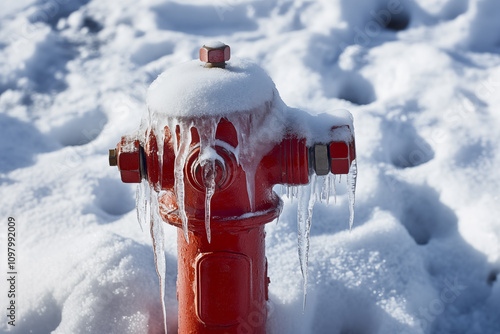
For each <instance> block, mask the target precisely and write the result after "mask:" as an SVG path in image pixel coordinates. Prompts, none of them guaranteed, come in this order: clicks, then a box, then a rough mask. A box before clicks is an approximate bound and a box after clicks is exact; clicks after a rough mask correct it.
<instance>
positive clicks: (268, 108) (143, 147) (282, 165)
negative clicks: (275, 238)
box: [110, 42, 356, 334]
mask: <svg viewBox="0 0 500 334" xmlns="http://www.w3.org/2000/svg"><path fill="white" fill-rule="evenodd" d="M229 52H230V49H229V47H228V46H227V45H225V44H223V43H220V42H213V43H209V44H206V45H205V46H203V47H202V48H201V49H200V60H201V61H198V60H195V61H191V62H187V63H184V64H181V65H179V66H176V67H173V68H171V69H169V70H167V71H165V72H164V73H163V74H161V75H160V76H159V77H158V78H157V79H156V80H155V81H154V82H153V83H152V84H151V87H150V88H149V90H148V96H147V104H148V114H147V117H146V118H145V119H144V120H143V124H142V125H141V127H140V129H139V130H138V132H137V133H136V134H135V135H133V136H124V137H123V138H122V141H121V142H120V143H119V144H118V146H117V149H115V150H110V164H111V165H117V166H118V169H119V170H120V173H121V176H122V180H123V182H141V180H143V179H144V180H147V182H145V181H143V182H141V184H140V187H139V190H138V192H137V194H138V200H137V203H138V207H137V209H138V217H139V220H140V221H142V224H145V223H147V222H148V220H149V224H150V231H151V234H152V239H153V245H154V247H153V249H154V251H155V262H156V268H157V272H158V275H159V276H160V283H161V284H160V286H161V291H162V294H163V293H164V287H165V285H164V284H165V280H164V273H165V261H164V248H163V222H166V223H168V224H171V225H173V226H176V227H178V228H179V229H178V238H177V244H178V256H179V261H178V279H177V292H178V300H179V321H178V331H179V333H180V334H182V333H221V334H222V333H234V334H236V333H241V332H252V333H255V334H264V333H265V331H266V318H267V307H266V305H267V304H266V302H267V300H268V285H269V282H270V280H269V278H268V277H267V260H266V258H265V232H264V225H265V224H267V223H269V222H271V221H272V220H274V219H275V218H277V217H278V216H279V214H280V212H281V208H282V205H283V204H282V201H281V198H280V197H279V196H278V195H277V194H276V193H275V192H274V191H273V186H275V185H278V184H280V185H283V186H286V188H287V191H286V193H287V195H288V196H290V195H291V196H292V197H297V198H298V202H299V203H298V212H297V221H298V229H299V233H298V244H299V259H300V264H301V269H302V273H303V275H304V293H305V291H306V290H305V287H306V285H307V261H308V248H309V246H308V244H309V228H310V223H311V218H312V210H311V209H312V204H314V202H315V201H317V200H319V201H326V202H328V199H329V197H330V194H332V196H333V195H334V194H335V174H347V186H348V194H349V202H350V204H349V209H350V211H351V213H352V211H353V206H354V188H355V181H356V164H355V157H356V153H355V147H354V131H353V125H352V116H351V115H350V113H349V112H347V111H339V112H336V113H335V114H334V115H332V114H328V115H327V114H321V115H317V116H311V115H309V114H308V113H307V112H304V111H301V110H299V109H292V108H289V107H287V106H286V105H285V104H284V103H283V101H281V99H280V97H279V94H278V92H277V90H276V87H275V85H274V83H273V81H272V80H271V78H270V77H269V76H268V75H267V74H266V73H265V71H264V70H263V69H261V68H260V67H259V66H257V65H255V64H252V63H251V62H247V61H231V62H230V63H228V64H226V61H228V60H229V58H230V54H229ZM301 185H303V187H298V186H301ZM290 186H292V187H294V190H290ZM148 207H149V209H148ZM147 213H149V214H147ZM350 225H352V214H351V218H350ZM304 300H305V295H304ZM162 306H163V307H164V304H162ZM163 311H164V314H165V309H164V308H163ZM250 324H251V326H250Z"/></svg>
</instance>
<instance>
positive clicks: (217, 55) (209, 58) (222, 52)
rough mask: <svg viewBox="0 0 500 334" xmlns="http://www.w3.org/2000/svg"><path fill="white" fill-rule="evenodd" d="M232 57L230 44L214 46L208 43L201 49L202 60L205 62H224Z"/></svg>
mask: <svg viewBox="0 0 500 334" xmlns="http://www.w3.org/2000/svg"><path fill="white" fill-rule="evenodd" d="M229 58H231V49H230V48H229V45H225V44H223V45H222V46H220V47H216V48H212V47H209V46H206V45H203V47H202V48H201V49H200V60H201V61H203V62H205V63H223V62H225V61H228V60H229Z"/></svg>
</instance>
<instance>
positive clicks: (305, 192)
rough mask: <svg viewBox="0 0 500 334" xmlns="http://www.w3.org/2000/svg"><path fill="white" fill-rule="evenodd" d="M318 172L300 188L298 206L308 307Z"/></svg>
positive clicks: (300, 252)
mask: <svg viewBox="0 0 500 334" xmlns="http://www.w3.org/2000/svg"><path fill="white" fill-rule="evenodd" d="M316 196H317V192H316V174H312V175H311V183H310V184H309V185H306V186H303V187H300V189H299V190H298V207H297V230H298V246H299V247H298V248H299V249H298V251H299V260H300V269H301V271H302V278H303V286H304V302H303V308H304V310H305V307H306V296H307V279H308V269H307V266H308V261H309V232H310V230H311V221H312V214H313V207H314V202H315V200H316Z"/></svg>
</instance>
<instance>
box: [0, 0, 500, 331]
mask: <svg viewBox="0 0 500 334" xmlns="http://www.w3.org/2000/svg"><path fill="white" fill-rule="evenodd" d="M499 15H500V3H499V2H498V1H497V0H469V1H467V0H419V1H412V0H372V1H362V0H318V1H305V0H304V1H301V0H294V1H293V0H270V1H267V0H266V1H264V0H261V1H257V0H256V1H250V0H216V1H208V0H189V1H182V2H181V1H175V2H174V1H161V0H150V1H132V0H125V1H118V0H109V1H97V0H93V1H87V0H40V1H33V0H17V1H3V2H2V4H1V13H0V18H1V19H0V185H1V186H0V203H1V205H0V213H1V214H0V219H2V223H1V230H0V242H1V243H0V245H1V246H0V270H1V274H0V275H1V278H0V282H1V283H0V295H1V298H0V309H1V310H3V311H2V312H1V314H0V319H1V320H0V332H2V333H4V332H9V333H22V334H24V333H36V334H46V333H57V334H67V333H94V334H101V333H102V334H107V333H120V334H123V333H157V332H158V331H161V328H162V321H163V320H162V311H161V305H160V298H159V288H158V277H157V275H156V272H155V267H154V262H153V252H152V249H151V241H150V237H149V234H148V232H147V231H141V229H140V227H139V225H138V224H137V218H136V213H135V200H134V198H135V185H126V184H123V183H121V181H120V179H119V174H118V172H117V170H116V168H111V167H109V166H108V162H107V150H108V149H109V148H113V147H115V145H116V143H117V142H118V141H119V139H120V137H121V136H122V135H123V134H126V133H128V132H130V131H133V130H134V129H135V128H137V126H138V125H139V123H140V120H141V117H142V114H143V113H144V112H145V110H146V105H145V99H146V90H147V87H148V86H149V84H150V83H151V82H152V81H153V80H154V79H155V78H156V77H157V76H158V75H159V74H160V73H161V72H163V71H164V70H166V69H168V68H171V67H172V66H175V65H177V64H179V63H182V62H185V61H188V60H191V59H194V58H197V54H198V49H199V47H200V46H201V45H203V44H204V43H205V42H206V41H210V40H213V39H218V40H221V41H223V42H225V43H227V44H229V45H230V46H231V49H232V57H233V58H238V57H245V58H249V59H250V60H252V61H254V62H256V63H257V64H259V65H260V66H262V67H263V68H264V69H265V70H266V71H267V72H268V73H269V74H270V76H271V77H272V78H273V80H274V82H275V83H276V86H277V88H278V90H279V92H280V94H281V97H282V98H283V100H284V101H285V102H286V103H287V104H288V105H289V106H293V107H299V108H302V109H307V110H308V111H310V112H311V113H312V114H315V113H322V112H329V111H331V110H334V109H339V108H345V109H348V110H350V111H351V113H352V114H353V116H354V125H355V128H356V148H357V157H358V159H357V160H358V171H359V174H358V187H357V193H356V213H355V220H354V228H353V230H352V232H349V229H348V220H349V209H348V199H347V197H348V196H347V194H346V190H345V187H342V186H339V187H337V190H338V196H337V203H336V205H334V204H332V203H330V205H328V206H326V205H322V204H317V205H316V206H315V208H314V217H313V225H312V229H311V250H310V258H309V287H308V297H307V306H306V309H305V312H304V313H303V312H302V293H303V290H302V276H301V272H300V265H299V258H298V255H297V215H296V210H297V203H296V201H291V200H290V199H287V198H286V197H283V200H284V203H285V206H284V210H283V213H282V215H281V218H280V220H279V223H278V224H276V223H275V222H274V223H271V224H269V225H268V226H267V228H266V231H267V238H266V242H267V249H266V251H267V257H268V260H269V275H270V278H271V285H270V299H271V301H270V315H269V320H268V328H269V332H270V333H278V334H292V333H339V334H340V333H342V334H347V333H356V334H373V333H379V334H386V333H405V334H420V333H426V334H427V333H453V334H456V333H467V334H493V333H500V283H499V280H500V278H497V276H498V274H499V272H500V220H499V219H500V218H499V217H500V206H499V205H498V201H499V200H500V198H499V189H500V182H499V181H500V171H499V169H498V166H500V150H499V149H498V148H495V147H496V145H497V144H498V143H499V142H500V131H499V129H500V54H499V52H500V20H499V19H498V17H499ZM8 217H14V218H15V220H16V227H17V234H16V255H17V256H16V261H17V262H16V265H17V268H16V270H17V271H18V275H17V286H16V323H15V324H16V326H15V327H12V326H10V325H8V323H7V321H8V320H9V319H8V318H7V316H6V315H7V310H6V308H7V306H8V305H7V302H8V301H9V298H7V292H8V290H9V286H8V284H7V278H8V275H7V271H8V269H7V247H6V241H7V240H6V236H7V223H8ZM165 248H166V258H167V274H166V278H167V279H166V286H167V287H166V303H167V318H168V324H169V330H170V331H169V332H170V333H174V332H176V318H177V311H176V298H175V295H176V291H175V280H176V270H177V269H176V253H177V250H176V233H175V230H174V229H173V228H171V227H168V228H167V235H166V245H165Z"/></svg>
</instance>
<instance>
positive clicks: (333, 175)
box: [330, 174, 337, 204]
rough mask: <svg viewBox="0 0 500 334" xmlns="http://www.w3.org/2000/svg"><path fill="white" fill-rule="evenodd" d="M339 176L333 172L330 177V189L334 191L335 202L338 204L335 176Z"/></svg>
mask: <svg viewBox="0 0 500 334" xmlns="http://www.w3.org/2000/svg"><path fill="white" fill-rule="evenodd" d="M336 177H337V176H336V175H335V174H332V176H331V178H330V191H333V200H334V203H335V204H337V188H335V187H336V186H335V178H336Z"/></svg>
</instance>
